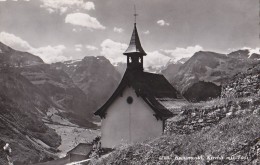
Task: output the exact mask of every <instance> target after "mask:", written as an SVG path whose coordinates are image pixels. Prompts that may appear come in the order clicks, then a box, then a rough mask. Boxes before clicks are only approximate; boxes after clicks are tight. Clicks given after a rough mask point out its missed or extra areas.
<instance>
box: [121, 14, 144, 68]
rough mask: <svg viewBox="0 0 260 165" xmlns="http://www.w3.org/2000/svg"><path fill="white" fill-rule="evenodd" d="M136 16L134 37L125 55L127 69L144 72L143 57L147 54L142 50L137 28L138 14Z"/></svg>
mask: <svg viewBox="0 0 260 165" xmlns="http://www.w3.org/2000/svg"><path fill="white" fill-rule="evenodd" d="M134 16H135V23H134V30H133V33H132V37H131V40H130V43H129V46H128V48H127V49H126V51H125V52H124V53H123V54H124V55H126V56H127V69H134V70H141V71H143V56H145V55H146V53H145V51H144V49H143V48H142V45H141V42H140V39H139V36H138V32H137V28H136V16H137V14H136V12H135V14H134Z"/></svg>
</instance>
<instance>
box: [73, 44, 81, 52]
mask: <svg viewBox="0 0 260 165" xmlns="http://www.w3.org/2000/svg"><path fill="white" fill-rule="evenodd" d="M74 47H75V50H76V51H77V52H81V50H82V49H81V48H82V44H76V45H74Z"/></svg>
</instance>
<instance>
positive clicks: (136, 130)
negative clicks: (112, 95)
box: [101, 87, 163, 148]
mask: <svg viewBox="0 0 260 165" xmlns="http://www.w3.org/2000/svg"><path fill="white" fill-rule="evenodd" d="M128 96H131V97H132V98H133V103H132V104H128V103H127V101H126V100H127V97H128ZM154 114H155V113H154V111H153V110H152V109H151V108H150V107H149V106H148V105H147V103H145V102H144V101H143V99H142V98H141V97H137V96H136V94H135V92H134V90H133V88H130V87H127V88H126V89H125V90H124V92H123V96H122V97H120V96H118V98H117V99H116V100H115V101H114V102H113V103H112V105H111V106H110V107H109V108H108V110H107V114H106V118H105V119H102V125H101V146H102V147H106V148H112V147H114V146H117V145H119V144H122V143H129V142H136V141H143V140H145V139H147V138H152V137H157V136H160V135H162V133H163V122H162V121H161V120H157V119H156V118H155V117H154V116H153V115H154ZM129 130H130V131H129Z"/></svg>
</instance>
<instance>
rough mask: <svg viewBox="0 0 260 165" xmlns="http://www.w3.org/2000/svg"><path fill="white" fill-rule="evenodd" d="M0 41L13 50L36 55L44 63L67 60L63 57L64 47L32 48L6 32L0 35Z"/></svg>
mask: <svg viewBox="0 0 260 165" xmlns="http://www.w3.org/2000/svg"><path fill="white" fill-rule="evenodd" d="M0 41H1V42H3V43H4V44H6V45H8V46H10V47H12V48H14V49H17V50H20V51H27V52H30V53H32V54H34V55H37V56H39V57H41V58H42V59H43V61H44V62H46V63H53V62H58V61H66V60H69V58H68V57H65V56H63V53H64V50H65V49H66V47H65V46H64V45H57V46H50V45H48V46H45V47H39V48H34V47H33V46H31V45H30V44H29V43H28V42H27V41H25V40H23V39H22V38H20V37H18V36H15V35H14V34H10V33H7V32H1V33H0Z"/></svg>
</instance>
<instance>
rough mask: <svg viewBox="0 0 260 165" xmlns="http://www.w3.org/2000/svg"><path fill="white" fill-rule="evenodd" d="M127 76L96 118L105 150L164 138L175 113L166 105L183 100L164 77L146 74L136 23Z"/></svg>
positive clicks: (131, 42)
mask: <svg viewBox="0 0 260 165" xmlns="http://www.w3.org/2000/svg"><path fill="white" fill-rule="evenodd" d="M123 55H125V56H126V59H127V68H126V71H125V73H124V76H123V78H122V80H121V82H120V84H119V85H118V87H117V89H116V90H115V92H114V93H113V94H112V96H111V97H110V98H109V99H108V100H107V101H106V102H105V104H104V105H103V106H101V107H100V108H99V109H98V110H97V111H96V112H95V113H94V114H95V115H98V116H100V118H101V147H102V148H114V147H116V146H118V145H120V144H123V143H133V142H141V141H144V140H146V139H148V138H154V137H158V136H160V135H162V134H163V132H164V128H165V121H166V120H167V119H168V118H170V117H172V116H173V113H172V112H171V111H170V110H169V109H168V108H167V106H165V103H167V102H169V101H174V100H178V99H182V97H181V95H180V94H179V92H178V91H177V90H176V89H175V88H174V87H173V86H172V85H171V84H170V83H169V82H168V81H167V79H166V78H165V77H164V76H163V75H161V74H154V73H149V72H145V71H144V67H143V63H144V60H145V59H144V57H145V56H146V55H147V54H146V53H145V51H144V49H143V48H142V45H141V42H140V39H139V36H138V32H137V28H136V22H135V23H134V29H133V33H132V36H131V40H130V43H129V46H128V48H127V49H126V51H125V52H124V53H123Z"/></svg>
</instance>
